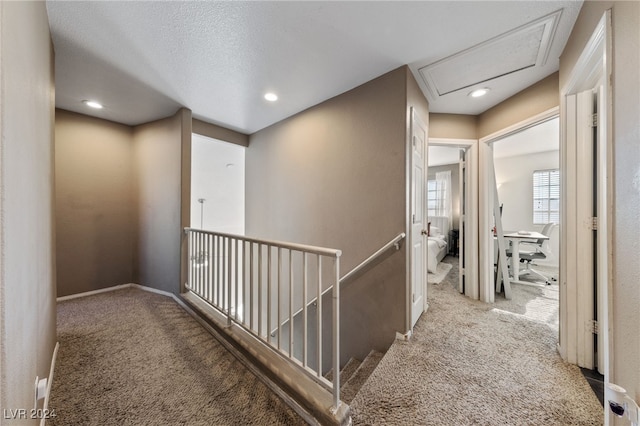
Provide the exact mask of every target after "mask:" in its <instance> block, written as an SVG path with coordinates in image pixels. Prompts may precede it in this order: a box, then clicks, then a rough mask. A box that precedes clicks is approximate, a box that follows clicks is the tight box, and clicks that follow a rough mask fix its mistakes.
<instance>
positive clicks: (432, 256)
mask: <svg viewBox="0 0 640 426" xmlns="http://www.w3.org/2000/svg"><path fill="white" fill-rule="evenodd" d="M428 230H429V235H428V237H427V240H428V241H427V270H428V271H429V272H431V273H432V274H434V273H436V269H437V267H438V263H440V261H441V260H442V259H443V258H444V257H445V256H446V255H447V252H448V251H449V244H448V236H449V218H448V217H446V216H431V217H429V226H428Z"/></svg>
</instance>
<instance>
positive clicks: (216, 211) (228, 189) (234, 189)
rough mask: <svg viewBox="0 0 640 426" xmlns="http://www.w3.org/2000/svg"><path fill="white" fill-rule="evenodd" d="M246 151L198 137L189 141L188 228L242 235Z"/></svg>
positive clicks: (232, 145)
mask: <svg viewBox="0 0 640 426" xmlns="http://www.w3.org/2000/svg"><path fill="white" fill-rule="evenodd" d="M244 157H245V148H244V147H242V146H239V145H235V144H232V143H228V142H223V141H219V140H216V139H211V138H208V137H206V136H201V135H198V134H195V133H194V134H193V135H192V140H191V227H194V228H200V220H201V210H200V208H201V204H200V203H199V202H198V199H201V198H204V199H205V201H204V203H203V204H202V206H204V217H202V219H203V220H202V222H203V225H202V228H204V229H206V230H210V231H218V232H224V233H229V234H238V235H244V197H245V194H244V191H245V187H244Z"/></svg>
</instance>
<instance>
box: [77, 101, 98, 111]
mask: <svg viewBox="0 0 640 426" xmlns="http://www.w3.org/2000/svg"><path fill="white" fill-rule="evenodd" d="M82 103H83V104H85V105H86V106H88V107H91V108H95V109H102V108H103V106H102V104H101V103H99V102H96V101H82Z"/></svg>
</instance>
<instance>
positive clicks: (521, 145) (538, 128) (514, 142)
mask: <svg viewBox="0 0 640 426" xmlns="http://www.w3.org/2000/svg"><path fill="white" fill-rule="evenodd" d="M559 149H560V119H559V118H557V117H556V118H553V119H551V120H548V121H545V122H544V123H540V124H538V125H535V126H533V127H529V128H527V129H525V130H523V131H521V132H518V133H514V134H513V135H510V136H507V137H506V138H503V139H500V140H498V141H496V142H494V143H493V157H494V158H505V157H515V156H516V155H526V154H535V153H537V152H547V151H558V150H559Z"/></svg>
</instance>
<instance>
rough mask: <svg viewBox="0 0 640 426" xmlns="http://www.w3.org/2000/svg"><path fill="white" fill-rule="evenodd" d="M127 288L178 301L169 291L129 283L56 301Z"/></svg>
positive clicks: (63, 297) (60, 299)
mask: <svg viewBox="0 0 640 426" xmlns="http://www.w3.org/2000/svg"><path fill="white" fill-rule="evenodd" d="M125 288H137V289H138V290H144V291H148V292H150V293H156V294H161V295H163V296H169V297H173V298H174V299H176V296H175V295H174V294H173V293H169V292H168V291H164V290H158V289H155V288H151V287H146V286H143V285H140V284H135V283H127V284H120V285H116V286H113V287H106V288H101V289H98V290H91V291H85V292H83V293H77V294H70V295H69V296H62V297H58V298H57V299H56V300H57V301H58V302H64V301H65V300H72V299H78V298H80V297H87V296H93V295H95V294H100V293H106V292H108V291H117V290H122V289H125Z"/></svg>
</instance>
